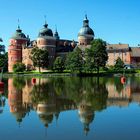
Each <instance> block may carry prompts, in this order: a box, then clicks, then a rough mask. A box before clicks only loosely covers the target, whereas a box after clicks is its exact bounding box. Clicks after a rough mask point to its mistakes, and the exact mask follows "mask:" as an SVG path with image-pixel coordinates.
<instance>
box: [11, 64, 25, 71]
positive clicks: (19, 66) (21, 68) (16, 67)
mask: <svg viewBox="0 0 140 140" xmlns="http://www.w3.org/2000/svg"><path fill="white" fill-rule="evenodd" d="M25 69H26V66H25V64H23V63H16V64H14V65H13V71H14V72H23V71H25Z"/></svg>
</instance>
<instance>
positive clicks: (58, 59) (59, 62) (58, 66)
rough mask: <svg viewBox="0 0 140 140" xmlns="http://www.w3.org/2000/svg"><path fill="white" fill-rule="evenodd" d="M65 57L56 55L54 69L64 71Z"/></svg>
mask: <svg viewBox="0 0 140 140" xmlns="http://www.w3.org/2000/svg"><path fill="white" fill-rule="evenodd" d="M64 68H65V67H64V59H63V58H62V57H59V56H58V57H56V59H55V61H54V65H53V69H54V70H55V71H58V72H62V71H63V70H64Z"/></svg>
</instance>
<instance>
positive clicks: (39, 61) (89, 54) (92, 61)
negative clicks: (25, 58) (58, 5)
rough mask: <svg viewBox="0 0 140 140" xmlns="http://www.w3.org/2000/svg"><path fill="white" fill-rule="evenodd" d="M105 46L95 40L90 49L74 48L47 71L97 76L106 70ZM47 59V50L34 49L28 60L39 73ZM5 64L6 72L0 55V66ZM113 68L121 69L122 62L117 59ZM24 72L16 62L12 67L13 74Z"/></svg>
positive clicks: (103, 43)
mask: <svg viewBox="0 0 140 140" xmlns="http://www.w3.org/2000/svg"><path fill="white" fill-rule="evenodd" d="M106 46H107V44H106V42H105V41H103V40H102V39H95V40H93V41H92V42H91V47H90V48H86V49H84V50H82V49H80V48H79V47H76V48H75V49H74V50H73V51H72V52H69V53H68V54H67V55H66V56H63V57H60V56H58V57H56V59H55V61H54V63H53V65H52V66H51V68H49V69H51V70H53V71H54V72H63V71H64V70H67V71H69V72H72V73H92V72H94V71H96V72H97V73H98V74H99V72H100V69H106V63H107V60H108V53H107V50H106ZM48 57H49V53H48V50H46V49H39V48H38V47H34V48H33V49H32V51H31V54H30V59H31V60H32V61H33V66H34V67H38V68H39V72H40V71H41V68H46V69H48V66H49V59H48ZM4 59H5V60H6V59H7V62H6V63H3V62H4ZM5 64H6V66H5V71H6V70H7V66H8V55H7V53H5V54H0V66H1V67H3V66H4V65H5ZM113 68H114V69H115V70H120V69H123V68H124V63H123V61H122V60H121V59H120V58H118V59H117V60H116V64H115V65H114V67H113ZM25 70H26V66H25V64H23V63H19V62H18V63H16V64H15V65H14V66H13V71H14V72H24V71H25Z"/></svg>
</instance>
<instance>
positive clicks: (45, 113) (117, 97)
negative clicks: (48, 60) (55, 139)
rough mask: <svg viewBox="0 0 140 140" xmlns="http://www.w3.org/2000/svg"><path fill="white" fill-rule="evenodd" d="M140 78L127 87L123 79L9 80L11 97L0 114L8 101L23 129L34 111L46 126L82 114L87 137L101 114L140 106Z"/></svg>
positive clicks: (0, 104)
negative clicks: (64, 115) (67, 115)
mask: <svg viewBox="0 0 140 140" xmlns="http://www.w3.org/2000/svg"><path fill="white" fill-rule="evenodd" d="M139 82H140V79H139V78H135V80H134V79H133V78H127V82H126V83H125V84H124V85H123V84H121V82H120V78H100V79H97V78H77V77H73V78H71V77H67V78H37V79H36V83H32V79H31V78H28V79H27V78H26V79H25V78H23V77H22V78H20V77H18V78H9V79H8V81H7V83H8V93H7V94H8V96H7V94H6V91H5V94H1V96H0V107H1V109H0V113H2V112H3V109H2V108H3V107H4V105H5V99H6V98H7V97H8V104H9V109H10V112H11V114H12V115H13V116H14V117H15V119H16V121H17V122H18V124H19V126H21V125H22V121H23V119H24V118H25V117H27V116H28V115H29V113H30V111H35V112H36V114H37V115H38V117H39V119H40V122H41V123H42V124H43V125H44V126H45V127H47V128H48V127H49V125H50V124H51V123H52V122H53V120H57V121H59V116H60V113H61V112H63V111H68V110H78V113H77V115H78V117H79V121H80V122H81V123H82V125H83V132H84V133H85V134H86V135H87V134H88V132H89V131H90V125H91V123H93V121H94V118H95V116H96V112H97V111H102V110H104V109H106V108H107V107H109V106H120V107H124V106H128V104H129V103H131V102H137V103H140V87H139Z"/></svg>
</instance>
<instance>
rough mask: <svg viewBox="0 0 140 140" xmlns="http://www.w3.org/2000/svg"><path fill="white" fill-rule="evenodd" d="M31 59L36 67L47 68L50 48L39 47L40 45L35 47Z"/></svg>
mask: <svg viewBox="0 0 140 140" xmlns="http://www.w3.org/2000/svg"><path fill="white" fill-rule="evenodd" d="M30 58H31V60H32V61H33V65H34V66H35V67H39V72H40V68H41V67H43V68H46V67H47V66H48V62H49V60H48V50H46V49H45V50H43V49H39V48H38V47H34V48H33V49H32V51H31V55H30Z"/></svg>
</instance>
